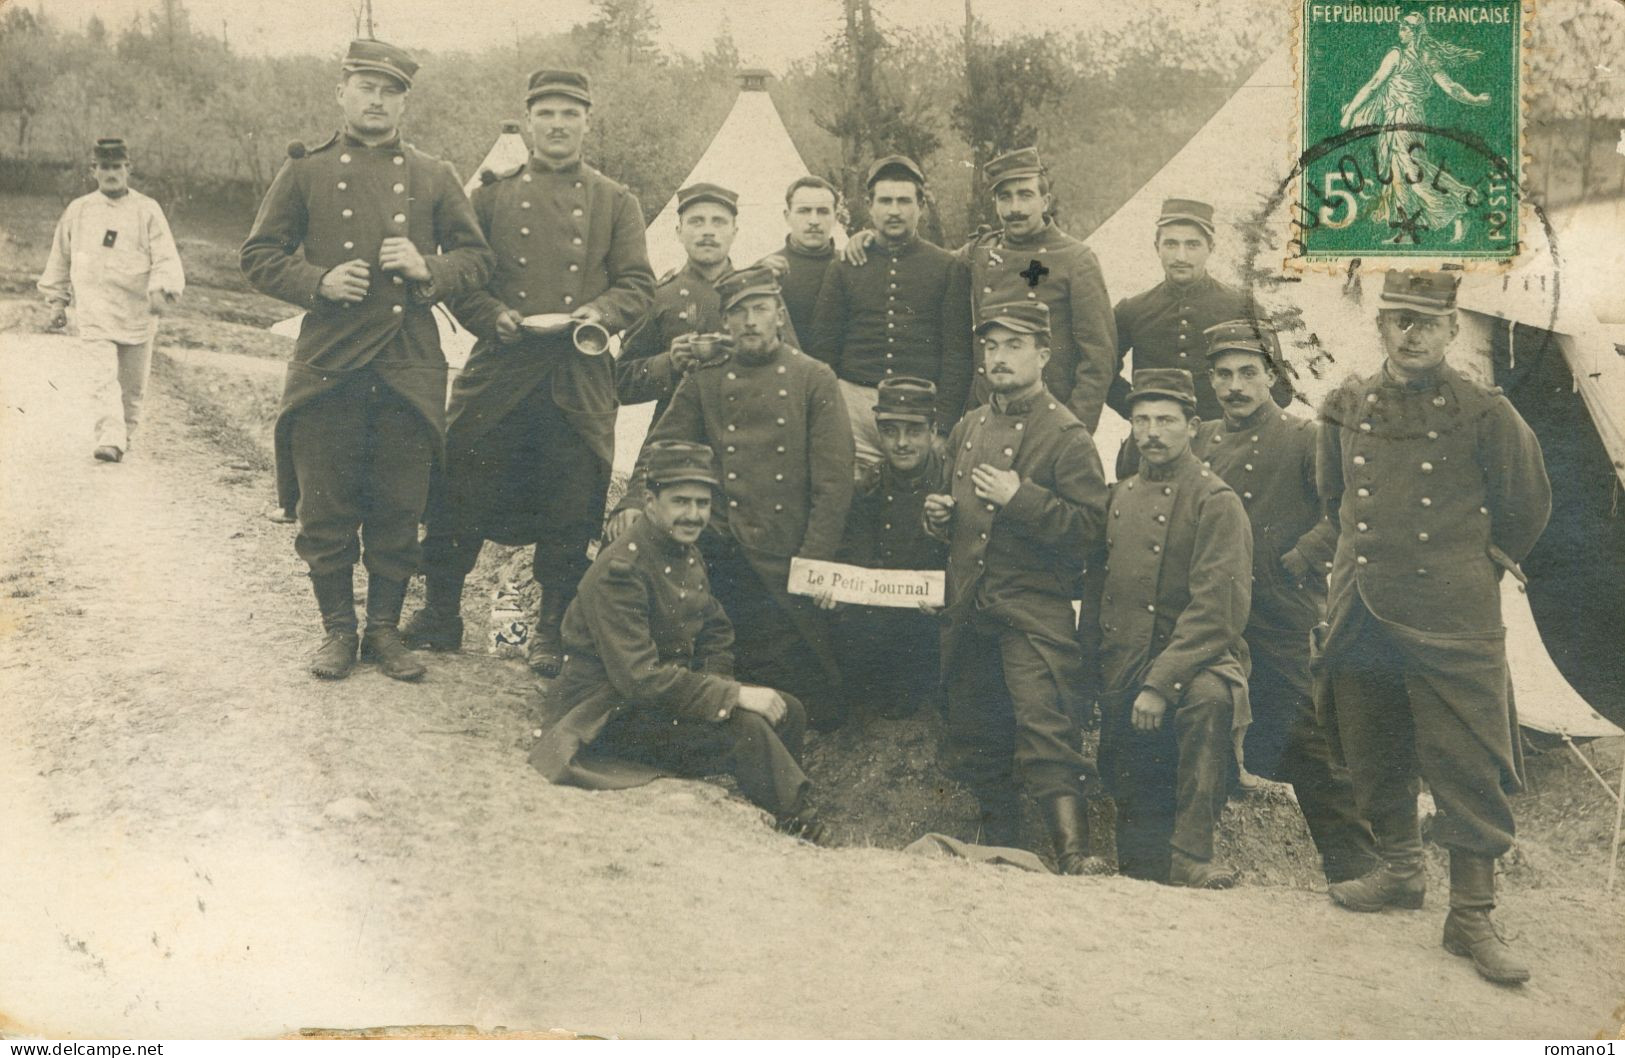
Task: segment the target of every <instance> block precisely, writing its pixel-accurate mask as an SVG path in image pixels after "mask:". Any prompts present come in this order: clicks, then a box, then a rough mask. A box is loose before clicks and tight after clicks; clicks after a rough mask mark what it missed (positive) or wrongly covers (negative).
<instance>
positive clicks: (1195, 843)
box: [1101, 671, 1235, 882]
mask: <svg viewBox="0 0 1625 1058" xmlns="http://www.w3.org/2000/svg"><path fill="white" fill-rule="evenodd" d="M1134 698H1135V694H1134V693H1129V694H1124V695H1117V696H1115V697H1114V698H1112V699H1110V700H1108V701H1106V702H1105V703H1103V704H1104V705H1105V706H1106V708H1107V710H1108V711H1109V713H1110V715H1109V716H1106V717H1104V722H1105V724H1106V725H1107V726H1108V727H1109V730H1108V731H1107V732H1106V733H1105V735H1104V737H1105V738H1106V739H1107V741H1106V743H1105V744H1104V745H1103V746H1102V748H1101V756H1102V758H1103V759H1104V760H1105V761H1106V763H1107V767H1108V768H1109V769H1110V772H1109V774H1108V779H1109V780H1110V781H1111V785H1112V792H1113V796H1114V799H1115V801H1116V802H1117V865H1118V869H1119V870H1120V871H1122V873H1123V874H1126V875H1128V876H1129V877H1131V878H1145V879H1150V880H1152V881H1159V882H1166V881H1167V880H1168V871H1169V864H1170V852H1171V850H1172V849H1178V850H1179V851H1180V852H1183V853H1184V854H1185V855H1187V856H1190V857H1193V858H1195V859H1198V860H1211V859H1212V858H1213V835H1214V833H1215V832H1216V831H1217V830H1218V827H1219V817H1220V815H1221V814H1222V813H1223V811H1224V803H1225V781H1226V777H1227V775H1228V773H1229V768H1230V761H1231V759H1232V758H1233V755H1234V753H1233V749H1232V746H1231V741H1230V730H1231V723H1232V721H1233V719H1234V717H1235V705H1234V700H1233V699H1232V697H1231V688H1230V685H1229V684H1228V683H1226V682H1225V681H1224V680H1223V679H1221V678H1220V677H1218V676H1216V675H1214V674H1213V673H1212V672H1207V671H1203V672H1201V673H1198V674H1197V675H1196V677H1195V678H1194V679H1192V680H1191V685H1190V686H1189V687H1188V688H1186V690H1185V694H1184V696H1183V697H1182V698H1180V700H1179V701H1177V702H1171V703H1169V708H1168V711H1167V712H1166V713H1165V714H1164V715H1163V720H1162V727H1161V728H1159V729H1157V730H1156V731H1151V732H1141V731H1136V730H1134V728H1133V726H1132V724H1131V722H1130V715H1131V714H1132V712H1133V708H1134Z"/></svg>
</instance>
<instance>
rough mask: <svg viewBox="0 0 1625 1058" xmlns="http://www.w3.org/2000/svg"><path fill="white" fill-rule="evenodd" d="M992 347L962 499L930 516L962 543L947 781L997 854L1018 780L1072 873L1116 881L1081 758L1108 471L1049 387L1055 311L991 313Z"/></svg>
mask: <svg viewBox="0 0 1625 1058" xmlns="http://www.w3.org/2000/svg"><path fill="white" fill-rule="evenodd" d="M977 335H978V337H980V338H981V341H982V356H983V361H984V363H985V364H986V366H987V380H988V384H989V385H990V386H991V387H992V395H991V399H990V401H989V403H988V404H987V406H986V407H982V408H977V409H975V410H973V411H970V412H968V413H967V414H966V415H965V417H964V418H963V419H961V420H960V421H959V424H958V425H957V426H955V427H954V429H953V433H952V434H951V435H950V436H949V438H948V453H947V464H946V466H945V468H944V475H945V480H946V482H947V489H948V491H946V492H944V493H938V494H934V495H931V496H928V497H926V500H925V507H924V510H925V518H926V524H927V526H928V527H929V528H930V530H931V532H932V533H933V534H935V535H937V536H938V537H940V538H942V539H944V540H947V541H948V590H947V599H946V603H947V607H946V610H945V618H946V622H947V623H946V625H945V626H944V628H943V632H942V672H943V681H944V683H945V684H946V687H947V694H948V739H947V745H946V747H945V748H946V751H947V755H948V766H949V770H950V773H951V774H953V775H955V777H956V778H959V779H961V780H962V781H963V782H965V783H966V785H968V786H969V787H970V788H971V791H972V793H974V794H975V795H976V799H977V803H978V804H979V806H980V809H981V817H982V841H983V843H985V844H991V845H1011V844H1014V843H1015V841H1016V839H1017V836H1018V832H1019V827H1020V819H1021V805H1020V798H1019V795H1018V793H1017V790H1016V786H1015V782H1016V781H1017V780H1019V781H1020V783H1021V786H1022V787H1024V788H1025V789H1026V791H1027V793H1028V794H1029V795H1030V796H1031V797H1032V798H1033V799H1034V800H1035V801H1037V802H1038V803H1039V805H1040V807H1041V808H1042V809H1043V812H1044V817H1045V822H1046V823H1047V824H1048V828H1049V831H1050V838H1051V841H1052V842H1053V844H1054V848H1055V862H1056V867H1057V869H1058V870H1059V871H1060V873H1062V874H1100V873H1107V872H1108V871H1109V868H1108V867H1107V866H1106V865H1105V863H1104V862H1102V861H1101V860H1100V859H1098V858H1097V857H1094V856H1091V855H1090V854H1089V825H1088V817H1087V815H1086V814H1085V811H1084V808H1085V805H1084V797H1085V794H1086V793H1087V792H1088V789H1087V788H1088V787H1090V786H1092V785H1094V783H1095V767H1094V764H1093V762H1092V761H1090V760H1088V759H1087V758H1085V757H1084V756H1083V754H1082V752H1081V751H1080V748H1079V747H1080V736H1079V731H1078V722H1077V719H1076V718H1077V716H1078V712H1079V709H1078V706H1079V705H1080V704H1081V700H1080V691H1081V689H1082V685H1083V678H1084V667H1083V658H1082V657H1081V655H1080V654H1079V650H1078V642H1077V625H1076V620H1075V618H1074V615H1073V611H1072V599H1073V598H1074V597H1075V596H1076V594H1077V591H1078V576H1079V572H1080V571H1081V570H1082V569H1083V564H1084V561H1085V559H1086V558H1087V557H1088V555H1089V554H1090V553H1091V552H1092V551H1093V550H1094V549H1095V546H1096V543H1097V541H1098V540H1099V537H1100V533H1101V523H1102V521H1103V519H1104V513H1105V503H1106V482H1105V478H1104V476H1103V475H1102V473H1101V468H1100V457H1099V456H1098V455H1097V454H1096V452H1095V446H1094V441H1093V440H1091V439H1090V436H1089V431H1088V430H1086V429H1084V426H1083V424H1082V423H1080V422H1079V421H1078V420H1077V417H1076V416H1074V415H1073V414H1072V413H1071V412H1069V411H1067V410H1066V408H1065V407H1063V406H1062V404H1061V402H1060V401H1059V400H1057V399H1056V398H1055V397H1054V396H1053V395H1052V394H1050V392H1049V391H1048V390H1047V389H1046V388H1045V387H1044V374H1043V373H1044V365H1045V364H1046V362H1047V361H1048V359H1049V337H1050V334H1049V308H1048V306H1046V305H1045V304H1044V303H1043V302H1042V301H1020V302H1014V303H1011V304H1007V305H989V306H986V307H984V308H983V310H982V319H981V321H980V322H979V324H978V326H977Z"/></svg>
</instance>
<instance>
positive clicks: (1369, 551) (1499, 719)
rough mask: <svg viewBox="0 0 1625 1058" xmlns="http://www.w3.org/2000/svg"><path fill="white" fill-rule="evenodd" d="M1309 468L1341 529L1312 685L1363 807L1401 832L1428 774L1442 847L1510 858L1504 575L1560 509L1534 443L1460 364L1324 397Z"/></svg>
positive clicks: (1496, 396) (1506, 405) (1380, 828)
mask: <svg viewBox="0 0 1625 1058" xmlns="http://www.w3.org/2000/svg"><path fill="white" fill-rule="evenodd" d="M1316 465H1317V470H1318V477H1319V488H1320V495H1321V497H1322V499H1323V500H1324V501H1326V502H1327V503H1328V504H1329V505H1330V507H1331V509H1332V510H1333V511H1334V512H1335V516H1336V517H1337V518H1338V519H1339V529H1340V531H1339V535H1338V540H1337V552H1336V555H1335V557H1334V558H1333V560H1332V572H1331V579H1330V588H1329V595H1330V598H1329V615H1328V621H1329V628H1328V630H1327V632H1326V636H1325V639H1324V645H1323V655H1324V656H1323V670H1324V671H1323V675H1324V677H1325V678H1324V679H1323V680H1321V681H1319V683H1318V684H1317V690H1318V691H1319V692H1320V693H1321V696H1322V697H1321V704H1322V707H1323V708H1324V709H1326V710H1329V711H1331V712H1332V713H1334V714H1335V717H1336V725H1337V728H1336V729H1337V732H1338V734H1339V736H1340V741H1341V748H1342V750H1343V752H1344V754H1345V756H1346V757H1347V760H1348V763H1349V768H1350V771H1351V772H1352V773H1353V778H1354V788H1355V792H1356V794H1357V795H1358V796H1359V800H1360V807H1361V811H1362V812H1363V813H1364V814H1365V815H1366V817H1367V818H1368V819H1370V820H1371V823H1372V826H1373V828H1374V829H1376V831H1377V836H1378V837H1379V838H1383V836H1384V833H1385V828H1399V827H1408V826H1409V825H1410V821H1411V820H1414V813H1415V798H1414V784H1415V780H1416V775H1417V773H1418V772H1420V774H1421V775H1422V776H1423V777H1425V778H1426V779H1427V780H1428V784H1429V788H1430V789H1431V790H1432V793H1433V796H1434V800H1435V801H1436V802H1438V805H1439V808H1440V809H1441V817H1440V824H1439V825H1438V826H1436V827H1435V831H1434V833H1435V837H1436V838H1437V840H1438V841H1439V842H1440V843H1441V844H1444V845H1447V846H1450V847H1452V848H1461V849H1463V850H1466V851H1469V852H1473V853H1476V854H1480V855H1484V856H1491V857H1493V856H1499V855H1500V854H1501V853H1503V852H1505V851H1506V850H1507V849H1508V848H1509V847H1510V846H1511V841H1512V835H1513V822H1512V810H1511V806H1510V804H1509V803H1508V801H1507V799H1506V796H1505V792H1504V791H1507V790H1515V789H1517V787H1518V783H1519V781H1520V780H1521V772H1522V758H1521V753H1520V750H1519V745H1518V734H1517V716H1516V712H1515V710H1514V709H1513V703H1512V701H1511V696H1510V683H1509V677H1508V673H1507V663H1506V642H1505V637H1506V631H1505V629H1504V628H1503V627H1502V625H1501V606H1500V590H1501V589H1500V583H1499V582H1500V577H1501V574H1502V573H1503V572H1505V571H1506V570H1508V569H1511V570H1514V571H1516V564H1517V563H1518V562H1520V561H1522V559H1523V558H1524V557H1525V556H1526V555H1528V554H1529V551H1530V550H1531V549H1532V548H1533V547H1534V545H1535V541H1536V540H1537V539H1539V537H1540V534H1541V532H1542V530H1544V529H1545V527H1546V521H1547V518H1548V517H1549V516H1550V514H1551V484H1550V482H1549V481H1548V480H1547V477H1546V468H1545V463H1544V460H1543V459H1542V456H1541V451H1540V444H1539V442H1538V441H1537V440H1536V439H1535V435H1534V432H1533V431H1531V430H1530V429H1529V426H1528V425H1527V424H1526V423H1525V422H1524V421H1523V419H1522V417H1521V416H1519V415H1518V413H1517V411H1516V410H1515V409H1514V408H1513V407H1512V404H1511V402H1510V401H1508V400H1507V399H1506V397H1504V396H1502V395H1501V394H1500V392H1499V391H1498V390H1496V391H1491V390H1486V389H1485V388H1483V387H1482V386H1479V385H1478V384H1476V383H1474V382H1472V381H1470V380H1468V379H1466V378H1464V377H1463V376H1462V375H1461V374H1459V373H1458V372H1457V371H1456V370H1455V369H1454V368H1451V367H1450V366H1449V365H1441V367H1440V368H1439V370H1438V371H1437V372H1436V373H1435V374H1434V375H1433V376H1432V377H1430V378H1428V379H1425V380H1421V381H1418V382H1414V383H1404V382H1400V381H1398V380H1396V379H1395V378H1393V377H1392V376H1391V375H1390V374H1389V373H1388V371H1387V369H1386V367H1385V368H1384V369H1383V370H1381V371H1378V372H1376V373H1375V374H1372V375H1369V376H1367V377H1364V378H1358V377H1352V378H1350V379H1348V380H1347V381H1346V382H1344V384H1343V385H1342V386H1340V387H1339V388H1338V389H1336V390H1334V391H1333V392H1332V393H1331V394H1330V395H1329V396H1328V397H1327V398H1326V403H1325V407H1324V410H1323V412H1322V426H1321V431H1320V444H1319V449H1318V453H1317V464H1316Z"/></svg>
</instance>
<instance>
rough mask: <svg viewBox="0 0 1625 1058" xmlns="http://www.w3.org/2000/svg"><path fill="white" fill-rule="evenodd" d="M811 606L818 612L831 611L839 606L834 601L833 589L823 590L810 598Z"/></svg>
mask: <svg viewBox="0 0 1625 1058" xmlns="http://www.w3.org/2000/svg"><path fill="white" fill-rule="evenodd" d="M812 601H813V605H814V606H816V607H818V608H819V609H820V610H833V609H835V608H836V607H837V606H839V605H841V604H840V603H838V602H836V601H835V589H834V588H825V589H824V590H822V591H820V592H818V593H816V594H815V595H813V596H812Z"/></svg>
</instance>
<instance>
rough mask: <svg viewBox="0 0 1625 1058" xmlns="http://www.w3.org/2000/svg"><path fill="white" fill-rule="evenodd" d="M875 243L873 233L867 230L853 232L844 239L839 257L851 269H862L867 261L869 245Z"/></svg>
mask: <svg viewBox="0 0 1625 1058" xmlns="http://www.w3.org/2000/svg"><path fill="white" fill-rule="evenodd" d="M874 241H875V233H874V232H872V231H870V230H869V229H868V228H864V229H863V230H862V231H855V232H853V233H852V234H851V235H848V236H847V237H846V246H844V247H843V248H842V249H841V257H842V258H844V259H845V260H846V263H847V264H849V265H851V266H852V267H853V268H862V267H863V265H864V262H866V261H868V260H869V244H870V243H872V242H874Z"/></svg>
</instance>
